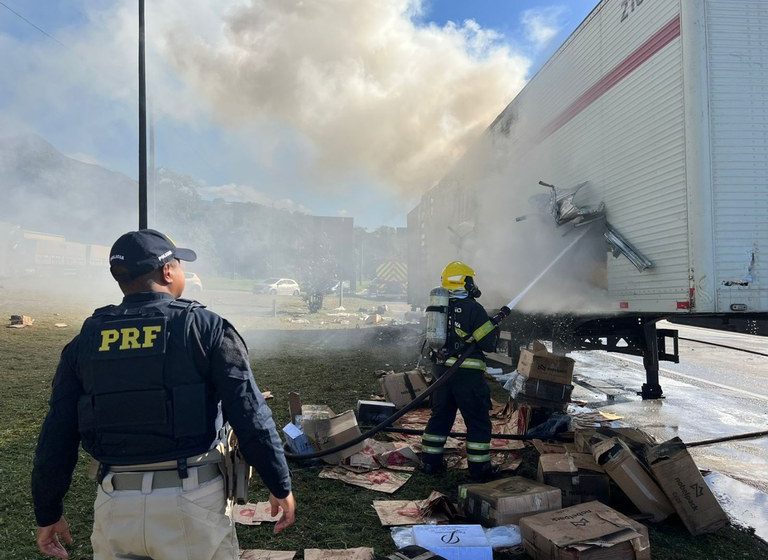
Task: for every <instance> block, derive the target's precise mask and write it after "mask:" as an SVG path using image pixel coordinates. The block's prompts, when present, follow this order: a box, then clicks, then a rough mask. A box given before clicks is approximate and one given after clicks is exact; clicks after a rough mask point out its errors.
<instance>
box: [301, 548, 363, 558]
mask: <svg viewBox="0 0 768 560" xmlns="http://www.w3.org/2000/svg"><path fill="white" fill-rule="evenodd" d="M304 560H373V549H372V548H365V547H360V548H344V549H334V550H322V549H319V548H305V549H304Z"/></svg>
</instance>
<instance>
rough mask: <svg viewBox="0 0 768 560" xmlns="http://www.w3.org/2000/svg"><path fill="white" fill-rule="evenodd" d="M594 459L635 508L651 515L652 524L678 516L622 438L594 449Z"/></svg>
mask: <svg viewBox="0 0 768 560" xmlns="http://www.w3.org/2000/svg"><path fill="white" fill-rule="evenodd" d="M593 455H594V457H595V461H597V463H598V464H599V465H602V467H603V468H604V469H605V472H606V473H608V476H610V477H611V479H612V480H613V481H614V482H615V483H616V484H617V485H618V487H619V488H621V490H622V491H623V492H624V493H625V494H626V495H627V497H628V498H629V499H630V500H631V501H632V503H633V504H635V507H637V509H639V510H640V511H641V512H642V513H646V514H648V515H650V516H651V519H652V521H654V522H655V523H658V522H659V521H663V520H664V519H666V518H667V517H669V516H670V515H671V514H672V513H674V512H675V509H674V508H673V507H672V504H671V503H670V502H669V499H667V496H666V494H664V492H662V490H661V488H659V486H658V485H657V484H656V483H655V482H654V481H653V479H652V478H651V475H650V474H648V472H647V471H646V470H645V467H644V466H643V465H642V464H641V463H640V461H639V460H638V459H637V457H636V456H635V454H634V453H632V451H631V450H630V449H629V447H628V446H627V444H626V443H624V442H623V441H621V440H620V439H618V438H611V439H608V440H606V441H603V442H600V443H598V444H597V445H595V446H594V448H593Z"/></svg>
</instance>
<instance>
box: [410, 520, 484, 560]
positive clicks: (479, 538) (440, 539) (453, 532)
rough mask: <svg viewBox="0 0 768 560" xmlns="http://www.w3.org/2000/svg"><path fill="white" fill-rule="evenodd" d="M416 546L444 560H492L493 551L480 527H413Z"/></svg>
mask: <svg viewBox="0 0 768 560" xmlns="http://www.w3.org/2000/svg"><path fill="white" fill-rule="evenodd" d="M413 536H414V540H415V541H416V544H417V545H419V546H423V547H424V548H426V549H427V550H429V551H430V552H434V553H435V554H439V555H440V556H443V557H445V558H446V559H451V560H454V559H455V560H459V559H462V558H471V559H472V560H493V549H492V548H491V543H490V541H489V540H488V537H486V536H485V531H483V528H482V527H481V526H480V525H414V527H413Z"/></svg>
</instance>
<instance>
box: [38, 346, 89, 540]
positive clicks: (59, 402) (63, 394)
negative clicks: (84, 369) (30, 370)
mask: <svg viewBox="0 0 768 560" xmlns="http://www.w3.org/2000/svg"><path fill="white" fill-rule="evenodd" d="M77 340H78V339H77V337H75V338H74V339H73V340H72V342H70V343H69V344H67V346H65V347H64V350H63V351H62V353H61V359H60V360H59V366H58V367H57V368H56V375H55V377H54V378H53V388H52V391H51V399H50V401H49V406H50V409H49V410H48V415H47V416H46V417H45V420H44V421H43V427H42V429H41V430H40V437H39V438H38V440H37V449H36V450H35V459H34V466H33V468H32V501H33V504H34V508H35V518H36V520H37V524H38V526H40V527H46V526H48V525H52V524H53V523H56V521H58V520H59V518H60V517H61V515H62V513H63V512H64V496H65V495H66V493H67V490H69V485H70V484H71V482H72V473H73V472H74V470H75V465H76V464H77V449H78V446H79V444H80V434H79V433H78V430H77V400H78V398H79V396H80V394H81V392H82V388H81V385H80V381H79V380H78V379H77V376H76V375H75V372H76V368H77V361H76V356H77V350H76V349H77Z"/></svg>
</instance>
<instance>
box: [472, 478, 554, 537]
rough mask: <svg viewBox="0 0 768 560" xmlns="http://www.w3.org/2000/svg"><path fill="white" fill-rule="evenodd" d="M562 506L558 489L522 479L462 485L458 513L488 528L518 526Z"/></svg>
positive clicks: (505, 479)
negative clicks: (533, 516)
mask: <svg viewBox="0 0 768 560" xmlns="http://www.w3.org/2000/svg"><path fill="white" fill-rule="evenodd" d="M562 507H563V506H562V497H561V492H560V489H559V488H553V487H552V486H547V485H546V484H540V483H538V482H536V481H533V480H530V479H528V478H524V477H522V476H513V477H510V478H502V479H500V480H494V481H493V482H487V483H485V484H463V485H461V486H459V510H460V511H461V512H462V513H463V514H464V516H465V517H466V518H467V519H469V520H471V521H475V522H477V523H482V524H483V525H485V526H487V527H496V526H499V525H510V524H513V523H518V522H519V521H520V519H521V518H523V517H525V516H528V515H533V514H535V513H539V512H542V511H551V510H555V509H560V508H562Z"/></svg>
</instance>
